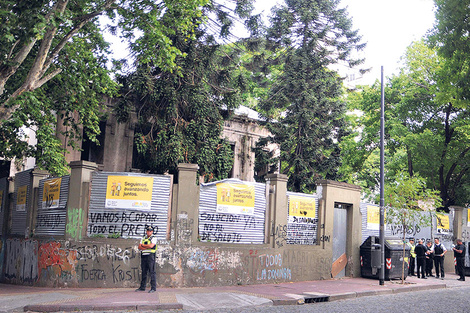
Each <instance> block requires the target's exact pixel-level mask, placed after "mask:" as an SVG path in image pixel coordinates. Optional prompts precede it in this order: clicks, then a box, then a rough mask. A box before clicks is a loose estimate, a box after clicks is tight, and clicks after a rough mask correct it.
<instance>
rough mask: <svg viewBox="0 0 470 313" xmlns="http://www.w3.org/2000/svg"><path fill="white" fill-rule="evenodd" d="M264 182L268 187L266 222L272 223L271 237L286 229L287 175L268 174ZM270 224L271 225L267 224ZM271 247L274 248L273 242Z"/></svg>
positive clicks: (273, 241)
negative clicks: (268, 200)
mask: <svg viewBox="0 0 470 313" xmlns="http://www.w3.org/2000/svg"><path fill="white" fill-rule="evenodd" d="M266 180H267V182H268V184H269V186H270V192H269V195H270V198H269V199H270V203H269V211H268V213H269V214H268V217H267V219H268V221H267V222H272V229H273V231H274V233H273V234H271V236H276V232H281V231H282V230H283V229H284V228H287V214H288V207H287V180H288V177H287V175H284V174H268V175H266ZM269 224H271V223H269ZM272 247H273V248H275V247H276V242H275V240H272Z"/></svg>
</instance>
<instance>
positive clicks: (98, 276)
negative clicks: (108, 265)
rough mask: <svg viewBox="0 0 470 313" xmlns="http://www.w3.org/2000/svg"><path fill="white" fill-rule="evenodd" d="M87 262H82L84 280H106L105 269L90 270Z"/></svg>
mask: <svg viewBox="0 0 470 313" xmlns="http://www.w3.org/2000/svg"><path fill="white" fill-rule="evenodd" d="M86 267H87V264H82V265H81V279H82V281H86V280H99V281H102V280H106V273H105V272H104V270H100V269H91V270H88V269H86Z"/></svg>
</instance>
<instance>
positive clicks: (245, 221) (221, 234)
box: [199, 213, 264, 243]
mask: <svg viewBox="0 0 470 313" xmlns="http://www.w3.org/2000/svg"><path fill="white" fill-rule="evenodd" d="M199 223H200V227H199V229H200V233H199V234H200V238H201V240H202V241H214V242H226V243H241V242H243V241H244V240H245V241H246V240H249V239H246V238H248V237H249V236H247V235H248V233H249V231H250V230H259V228H260V226H264V221H259V220H258V219H257V218H256V217H255V216H249V215H240V214H239V215H235V214H220V213H202V214H201V215H200V216H199ZM247 231H248V232H247Z"/></svg>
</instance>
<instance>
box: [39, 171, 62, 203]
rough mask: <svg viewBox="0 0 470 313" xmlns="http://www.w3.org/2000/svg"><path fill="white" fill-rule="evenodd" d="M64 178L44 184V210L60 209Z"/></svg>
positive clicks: (49, 180)
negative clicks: (61, 186)
mask: <svg viewBox="0 0 470 313" xmlns="http://www.w3.org/2000/svg"><path fill="white" fill-rule="evenodd" d="M61 184H62V178H61V177H60V178H52V179H48V180H47V181H45V182H44V188H43V191H42V208H43V209H55V208H58V207H59V199H60V185H61Z"/></svg>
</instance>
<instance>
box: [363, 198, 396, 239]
mask: <svg viewBox="0 0 470 313" xmlns="http://www.w3.org/2000/svg"><path fill="white" fill-rule="evenodd" d="M368 208H369V209H375V210H380V206H378V205H376V204H372V203H361V204H360V210H361V215H362V242H364V240H366V239H367V238H368V237H369V236H379V226H380V222H379V224H376V223H374V224H372V223H369V224H367V209H368ZM369 214H370V212H369ZM385 236H392V234H391V229H390V228H389V227H385Z"/></svg>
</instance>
